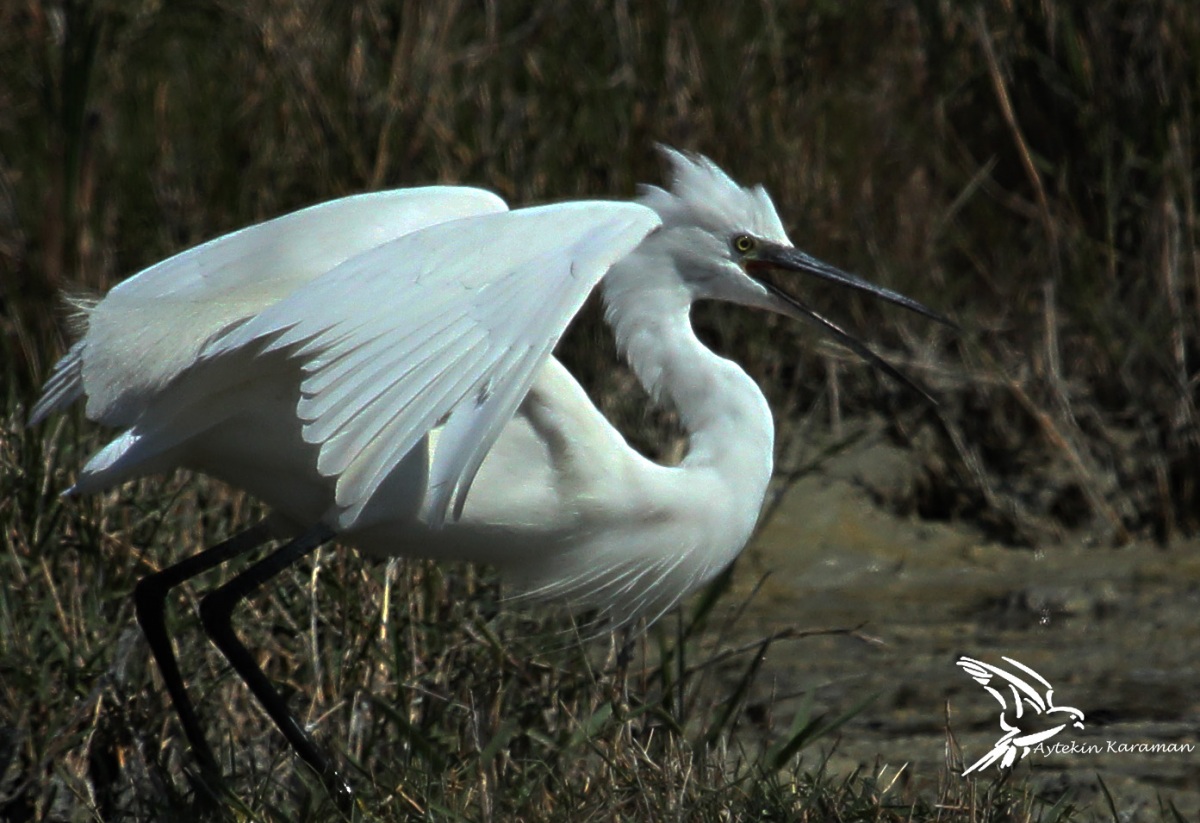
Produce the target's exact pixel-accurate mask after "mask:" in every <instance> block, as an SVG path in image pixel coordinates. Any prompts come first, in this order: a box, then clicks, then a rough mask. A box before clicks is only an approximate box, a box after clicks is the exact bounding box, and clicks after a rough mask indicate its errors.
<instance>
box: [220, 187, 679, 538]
mask: <svg viewBox="0 0 1200 823" xmlns="http://www.w3.org/2000/svg"><path fill="white" fill-rule="evenodd" d="M658 225H659V219H658V216H657V215H656V214H655V213H654V212H653V211H651V210H649V209H647V208H645V207H643V206H639V205H636V204H632V203H606V202H579V203H566V204H559V205H554V206H544V207H538V208H530V209H521V210H518V211H512V212H503V213H496V214H483V215H479V216H474V217H467V218H464V219H461V220H454V221H449V222H445V223H440V224H437V225H433V226H430V227H428V228H425V229H422V230H420V231H417V232H414V233H411V234H407V235H405V236H403V237H399V238H397V239H395V240H392V241H390V242H387V243H384V244H382V245H380V246H377V247H375V248H372V249H369V250H367V251H364V252H363V253H361V254H359V255H357V256H355V257H352V258H350V259H348V260H346V261H345V262H343V263H342V264H341V265H339V266H337V267H335V268H333V269H332V270H331V271H329V272H327V273H326V274H323V275H322V276H320V277H318V278H316V279H314V280H312V281H311V282H309V283H307V284H306V285H304V286H302V287H300V288H298V289H296V290H295V291H294V292H293V293H292V294H290V295H289V296H288V297H286V298H285V299H283V300H281V301H279V302H278V303H276V304H275V305H273V306H270V307H269V308H267V309H266V310H265V311H263V312H262V313H260V314H259V315H258V316H257V317H255V318H253V319H252V320H250V321H248V322H246V323H245V324H242V325H240V326H238V327H237V328H235V329H232V330H230V331H229V332H228V333H226V334H224V335H221V336H219V337H217V338H215V339H214V340H213V341H212V342H211V343H210V345H209V346H208V347H207V348H206V350H205V352H204V357H205V358H206V359H212V358H218V357H221V356H222V355H224V354H226V353H228V352H230V351H233V350H238V349H242V348H243V347H247V346H255V347H258V348H259V349H260V350H273V349H284V348H286V349H288V350H289V351H290V352H291V353H292V356H294V357H296V358H298V359H299V360H300V362H301V364H302V367H303V371H304V378H303V381H302V383H301V394H302V398H301V400H300V401H299V404H298V406H297V413H298V414H299V416H300V417H301V419H302V420H303V421H304V437H305V439H306V440H308V441H309V442H312V443H319V444H320V452H319V457H318V470H319V471H320V472H321V473H322V474H325V475H326V476H330V477H336V478H337V494H336V497H337V503H338V506H339V513H338V520H339V523H338V525H340V526H341V527H343V528H346V527H349V526H350V525H354V524H357V521H358V518H359V517H360V515H362V513H363V510H364V509H365V508H366V506H367V504H368V502H369V501H370V500H371V498H372V496H373V495H374V493H375V492H376V491H377V490H378V488H379V486H380V484H381V483H382V482H383V481H384V479H385V478H386V477H387V476H388V474H389V472H391V471H392V470H393V469H395V468H396V466H397V465H399V463H400V461H401V460H403V459H404V457H405V456H406V455H407V454H408V453H409V452H410V451H411V450H412V449H413V448H414V447H415V446H416V445H417V444H418V443H421V442H423V441H424V440H425V439H426V438H427V437H428V436H429V435H430V434H431V433H432V432H434V431H436V432H437V437H436V446H435V447H434V449H433V454H432V456H431V461H430V464H429V481H430V482H429V483H428V493H427V497H426V499H425V501H424V505H423V507H422V514H423V517H424V519H425V520H426V522H428V523H429V524H430V525H432V526H435V527H436V526H440V525H441V524H442V523H443V522H444V521H445V519H446V518H447V517H448V516H455V517H457V516H458V515H459V514H461V511H462V504H463V501H464V500H465V498H466V492H467V490H468V489H469V487H470V482H471V480H472V479H473V478H474V475H475V473H476V472H477V471H478V469H479V466H480V465H481V464H482V462H483V460H484V458H485V457H486V455H487V453H488V451H489V450H490V449H491V447H492V445H493V443H494V442H495V440H496V438H497V437H498V436H499V434H500V431H501V430H502V429H503V427H504V425H505V424H506V423H507V422H508V421H509V419H511V417H512V415H513V413H514V412H515V411H516V409H517V406H518V405H519V404H520V402H521V400H522V398H523V397H524V396H525V394H526V393H527V392H528V391H529V387H530V385H531V384H532V382H533V380H534V379H535V377H536V375H537V373H538V371H539V369H540V368H541V366H542V364H543V363H545V362H546V359H547V358H548V357H549V356H550V353H551V352H552V351H553V348H554V346H555V344H556V343H557V342H558V340H559V338H560V337H561V336H562V334H563V333H564V331H565V330H566V328H567V325H568V324H569V323H570V321H571V319H572V318H573V317H574V316H575V314H576V313H577V312H578V310H579V308H580V307H581V306H582V305H583V302H584V300H586V298H587V296H588V294H589V293H590V292H591V291H592V289H593V288H594V287H595V285H596V284H597V283H598V282H599V281H600V279H601V278H602V277H603V276H604V274H605V272H607V271H608V269H609V268H610V267H611V266H612V265H613V264H614V263H616V262H617V261H618V260H620V259H621V258H623V257H625V256H626V255H627V254H629V253H630V252H631V251H632V250H633V249H634V248H635V247H636V246H637V245H638V243H640V242H641V241H642V239H643V238H645V236H646V235H647V234H648V233H650V232H651V231H652V230H654V228H656V227H657V226H658Z"/></svg>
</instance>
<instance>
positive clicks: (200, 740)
mask: <svg viewBox="0 0 1200 823" xmlns="http://www.w3.org/2000/svg"><path fill="white" fill-rule="evenodd" d="M270 538H271V533H270V529H268V528H267V525H266V523H265V522H262V523H259V524H258V525H256V526H251V527H250V528H249V529H246V530H245V531H243V532H239V533H238V534H235V535H234V536H233V537H231V538H229V539H228V540H226V541H224V542H223V543H218V544H217V545H216V546H213V547H212V548H211V549H208V550H206V551H203V552H201V553H200V554H197V555H194V556H192V557H189V558H188V559H187V560H184V561H182V562H180V563H176V564H175V565H174V566H170V567H168V568H166V569H163V570H162V571H160V572H156V573H154V574H152V575H149V576H147V577H143V578H142V579H141V580H139V581H138V584H137V587H136V588H135V589H134V592H133V600H134V605H135V607H136V609H137V619H138V623H139V624H140V625H141V627H142V633H143V634H144V635H146V641H147V642H148V643H149V644H150V651H151V652H153V654H154V659H155V661H157V663H158V670H159V672H160V673H161V674H162V679H163V684H164V685H166V687H167V693H168V694H169V695H170V696H171V702H172V703H174V704H175V712H176V714H178V715H179V722H180V723H182V724H183V733H184V735H186V736H187V739H188V743H190V744H191V747H192V751H193V752H194V753H195V755H196V759H197V760H199V761H200V764H201V765H202V766H203V767H204V768H206V769H208V770H210V771H212V772H213V773H214V774H219V773H220V770H219V769H218V768H217V759H216V758H215V757H214V756H213V753H212V749H210V748H209V747H208V742H207V741H206V740H205V739H204V732H203V730H202V729H201V728H200V721H199V720H198V719H197V717H196V709H195V707H193V706H192V701H191V699H189V698H188V694H187V690H186V689H185V688H184V686H183V677H182V676H181V675H180V674H179V663H178V661H177V660H176V659H175V651H174V650H173V649H172V648H171V640H170V638H169V637H167V626H166V622H165V619H164V617H165V614H166V607H167V594H168V592H170V591H171V589H173V588H175V587H176V586H178V585H179V584H180V583H182V582H184V581H185V580H190V579H191V578H193V577H195V576H196V575H198V574H202V573H203V572H206V571H208V570H209V569H211V568H213V567H215V566H219V565H221V564H222V563H224V562H225V561H227V560H231V559H233V558H234V557H237V556H238V555H240V554H245V553H246V552H248V551H251V550H252V549H255V548H257V547H258V546H261V545H262V544H263V543H265V542H266V541H267V540H269V539H270Z"/></svg>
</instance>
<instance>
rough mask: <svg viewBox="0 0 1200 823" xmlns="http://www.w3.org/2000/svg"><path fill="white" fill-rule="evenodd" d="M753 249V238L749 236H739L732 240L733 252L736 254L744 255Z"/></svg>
mask: <svg viewBox="0 0 1200 823" xmlns="http://www.w3.org/2000/svg"><path fill="white" fill-rule="evenodd" d="M753 248H754V238H753V237H751V236H750V235H748V234H739V235H738V236H737V237H735V238H733V250H734V251H736V252H737V253H738V254H746V253H747V252H749V251H751V250H753Z"/></svg>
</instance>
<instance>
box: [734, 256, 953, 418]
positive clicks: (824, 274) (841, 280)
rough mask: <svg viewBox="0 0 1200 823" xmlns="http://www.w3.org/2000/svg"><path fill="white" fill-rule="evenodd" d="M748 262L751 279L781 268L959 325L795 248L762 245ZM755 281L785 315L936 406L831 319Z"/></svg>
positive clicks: (778, 290) (921, 391) (763, 281)
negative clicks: (804, 323)
mask: <svg viewBox="0 0 1200 823" xmlns="http://www.w3.org/2000/svg"><path fill="white" fill-rule="evenodd" d="M747 262H748V263H749V265H748V266H747V267H746V268H747V271H748V273H749V274H750V275H751V276H754V275H755V269H761V268H777V269H784V270H786V271H794V272H800V273H802V274H811V275H815V276H817V277H820V278H821V279H823V280H828V281H830V282H832V283H837V284H838V285H841V286H848V287H849V288H852V289H857V290H858V291H864V292H866V293H868V294H871V295H874V296H875V297H879V298H881V299H883V300H886V301H888V302H889V303H895V304H896V305H898V306H903V307H904V308H906V309H908V310H910V311H914V312H916V313H917V314H921V315H924V316H925V317H928V318H930V319H931V320H936V321H937V322H939V323H944V324H946V325H947V326H950V327H951V328H958V326H957V325H956V324H955V323H954V322H953V321H952V320H950V319H949V318H947V317H945V316H943V315H941V314H938V313H937V312H935V311H934V310H933V309H930V308H929V307H927V306H924V305H922V304H921V303H918V302H917V301H916V300H913V299H912V298H911V297H905V296H904V295H903V294H900V293H899V292H895V291H892V290H891V289H885V288H884V287H883V286H877V285H875V284H874V283H871V282H870V281H868V280H864V279H863V278H861V277H858V276H857V275H854V274H850V273H849V272H844V271H842V270H841V269H839V268H836V267H834V266H831V265H829V264H828V263H825V262H823V261H821V260H818V259H817V258H815V257H813V256H811V255H808V254H805V253H804V252H802V251H800V250H799V249H794V248H791V247H788V246H780V245H776V244H774V243H761V244H760V246H759V248H758V249H757V250H756V251H755V252H753V258H752V259H751V260H748V261H747ZM755 279H756V280H758V282H759V283H761V284H762V286H763V287H764V288H766V289H767V290H768V291H769V292H770V293H771V294H772V295H773V296H775V297H776V298H777V299H779V300H780V301H781V302H782V303H783V304H785V305H786V306H787V307H788V308H790V309H791V310H792V311H790V312H788V313H789V314H794V316H796V317H798V318H800V319H803V320H807V321H809V322H811V323H814V324H815V325H817V326H819V327H820V328H822V329H824V330H825V331H826V332H828V333H829V334H831V335H832V336H833V337H834V339H836V340H837V341H838V342H839V343H841V344H842V345H843V346H845V347H846V348H848V349H850V350H851V351H853V352H854V353H855V354H857V355H858V356H859V357H861V358H863V359H864V360H866V361H867V362H868V363H870V364H871V365H872V366H874V367H876V368H877V369H879V370H880V371H883V372H885V373H887V374H888V375H890V376H891V377H892V379H894V380H896V381H898V382H899V383H902V384H903V385H905V386H908V387H909V388H910V389H912V390H913V391H915V392H916V393H917V394H919V395H921V396H922V397H924V398H925V399H926V400H927V401H929V402H930V403H931V404H933V405H935V406H936V405H937V401H936V400H934V399H933V397H931V396H930V395H929V393H928V392H927V391H925V390H924V389H923V388H921V386H919V385H918V384H917V383H915V382H914V381H913V380H911V379H910V378H909V377H907V376H906V375H905V374H904V373H903V372H901V371H900V370H898V369H896V368H895V367H894V366H892V365H891V364H890V363H888V362H887V361H886V360H884V359H883V358H882V357H880V356H879V355H877V354H875V352H873V351H871V350H870V349H869V348H867V346H866V345H865V344H864V343H862V342H861V341H860V340H858V339H857V338H855V337H853V336H852V335H851V334H850V333H849V332H847V331H846V330H845V329H843V328H842V327H841V326H839V325H837V324H836V323H834V322H833V321H832V320H829V319H827V318H825V317H823V316H821V315H820V314H818V313H817V312H816V311H814V310H813V309H812V308H811V307H809V306H808V305H807V304H806V303H804V302H803V301H802V300H800V299H798V298H796V297H793V296H792V295H790V294H788V293H787V292H785V291H783V290H782V289H780V288H779V287H778V286H776V285H774V284H773V283H769V282H767V281H765V280H762V279H760V278H758V277H755Z"/></svg>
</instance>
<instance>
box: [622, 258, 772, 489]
mask: <svg viewBox="0 0 1200 823" xmlns="http://www.w3.org/2000/svg"><path fill="white" fill-rule="evenodd" d="M629 268H632V267H627V266H626V265H624V264H618V266H615V267H614V268H613V269H612V270H611V271H610V272H609V275H608V276H607V277H606V278H605V280H604V281H603V292H604V302H605V307H606V312H605V317H606V319H607V320H608V322H609V324H610V325H611V326H612V328H613V331H614V333H615V335H616V338H617V347H618V349H620V351H621V352H622V354H624V356H625V358H626V359H627V360H628V361H629V364H630V366H632V367H633V370H634V372H635V374H636V375H637V378H638V381H639V382H640V383H641V384H642V386H643V387H645V389H646V391H648V392H649V393H650V396H651V397H652V398H653V399H654V400H655V402H658V403H667V404H670V405H671V406H673V407H674V408H675V410H676V411H677V412H678V414H679V417H680V420H681V422H682V423H683V427H684V429H685V431H686V432H687V434H688V452H687V456H686V457H685V458H684V460H683V462H682V463H681V464H680V468H681V469H684V470H688V469H692V470H715V471H716V472H717V474H718V475H720V478H721V479H722V480H723V481H727V482H728V485H729V487H730V493H731V494H732V495H734V496H735V497H737V498H739V499H740V501H741V502H742V503H743V504H749V503H750V502H751V501H752V502H753V506H754V508H755V511H757V507H758V506H760V505H761V503H762V499H763V496H764V495H765V494H766V490H767V483H768V482H769V481H770V479H771V471H772V465H773V458H774V447H775V428H774V423H773V420H772V417H771V410H770V407H769V406H768V405H767V401H766V398H765V397H763V394H762V392H761V391H760V390H759V388H758V386H757V384H755V382H754V381H753V380H752V379H751V378H750V376H749V375H748V374H746V373H745V372H744V371H742V369H741V368H740V367H739V366H738V365H737V364H735V363H733V362H732V361H730V360H726V359H725V358H723V357H719V356H718V355H716V354H715V353H713V352H712V351H711V350H710V349H708V348H707V347H706V346H705V345H704V344H703V343H701V342H700V340H699V339H698V338H697V337H696V334H695V331H694V330H693V329H692V324H691V319H690V310H691V304H692V299H691V295H690V294H689V293H688V292H687V290H686V289H685V288H684V287H683V286H682V285H681V284H678V283H671V282H661V283H660V284H654V283H652V282H647V281H653V280H654V277H653V275H650V276H643V275H641V274H640V273H633V272H630V271H629V270H628V269H629Z"/></svg>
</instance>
